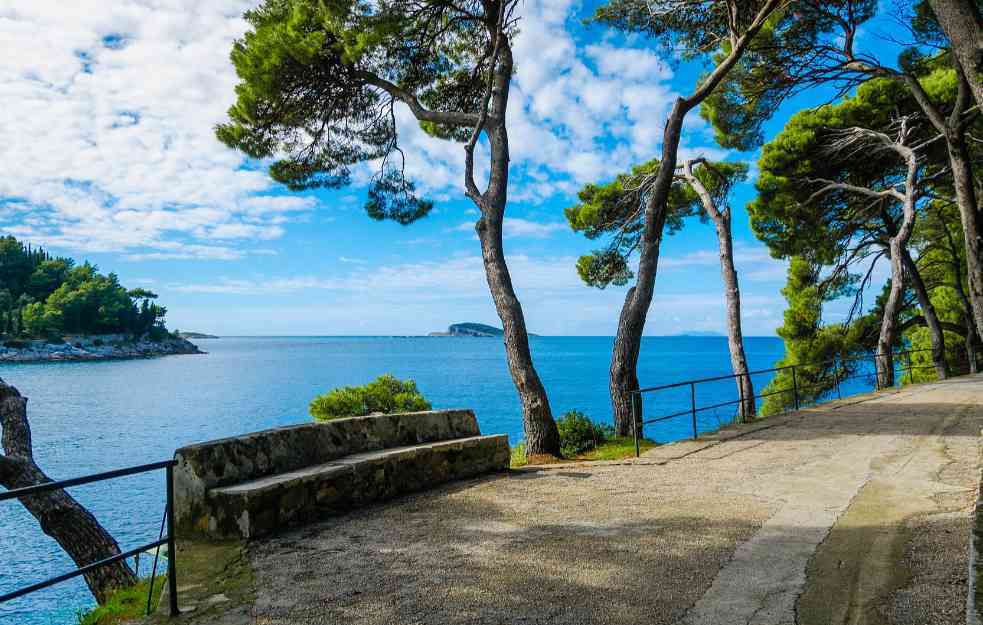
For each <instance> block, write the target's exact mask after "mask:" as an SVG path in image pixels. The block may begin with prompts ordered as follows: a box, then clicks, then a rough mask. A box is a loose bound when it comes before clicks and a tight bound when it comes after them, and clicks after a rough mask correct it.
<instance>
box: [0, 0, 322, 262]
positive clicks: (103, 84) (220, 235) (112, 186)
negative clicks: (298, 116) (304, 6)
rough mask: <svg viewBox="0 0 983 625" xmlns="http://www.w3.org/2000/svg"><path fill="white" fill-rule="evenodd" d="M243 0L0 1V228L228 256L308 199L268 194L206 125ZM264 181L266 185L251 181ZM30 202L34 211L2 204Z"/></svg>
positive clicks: (91, 243)
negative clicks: (0, 116) (1, 112)
mask: <svg viewBox="0 0 983 625" xmlns="http://www.w3.org/2000/svg"><path fill="white" fill-rule="evenodd" d="M253 4H255V3H254V2H253V1H251V0H214V1H210V2H206V3H202V2H198V1H197V0H160V1H156V2H142V1H138V0H113V2H105V1H104V0H76V1H74V2H69V3H63V2H46V1H38V0H11V1H8V2H6V3H4V6H3V8H0V39H2V40H3V41H4V42H5V43H6V44H7V46H6V48H5V49H6V53H5V54H4V55H3V56H2V57H0V99H2V100H3V102H4V106H5V114H6V115H7V122H6V123H5V124H3V125H0V144H2V145H4V150H3V151H2V152H0V168H2V169H3V171H4V175H3V176H2V177H0V209H2V210H0V219H2V221H0V228H2V229H3V230H5V231H7V232H10V233H12V234H16V235H19V236H22V237H25V238H28V239H31V240H39V241H43V242H45V243H46V244H48V245H53V246H61V247H67V248H73V249H78V250H83V251H94V252H101V251H124V252H129V253H130V255H129V257H130V258H216V259H234V258H239V257H241V256H242V253H241V252H238V251H236V250H234V249H230V248H228V247H227V246H224V245H219V244H215V243H214V242H213V241H215V240H233V239H255V240H268V239H275V238H277V237H279V236H281V235H282V234H283V232H284V229H283V227H282V226H281V225H280V224H282V223H284V222H285V221H289V220H290V219H292V218H293V217H294V216H295V215H296V214H297V213H299V212H301V211H308V210H311V209H312V208H313V206H314V201H313V200H312V199H311V198H306V197H301V196H291V197H281V196H274V195H269V194H268V191H269V190H270V189H271V188H272V185H271V182H270V180H269V178H268V177H267V175H266V173H265V172H263V171H258V170H255V169H252V168H247V167H243V165H244V163H245V161H244V159H243V158H242V157H241V156H240V155H238V154H236V153H234V152H233V151H231V150H228V149H227V148H225V147H224V146H222V145H221V144H219V142H218V141H217V140H216V139H215V138H214V137H213V135H212V132H213V131H212V127H213V126H214V124H215V123H216V122H218V121H220V120H221V119H222V117H223V116H224V112H225V109H226V108H227V106H228V105H229V104H230V102H231V100H232V98H233V97H234V93H233V86H234V84H235V76H234V73H233V71H232V68H231V66H230V63H229V61H228V52H229V49H230V46H231V43H232V40H233V39H234V38H235V37H237V36H239V35H241V33H242V32H243V31H244V30H245V23H244V22H243V20H242V19H241V14H242V11H243V10H245V9H247V8H250V7H251V6H252V5H253ZM257 194H262V195H257ZM19 206H27V207H30V210H31V215H32V219H31V220H26V219H23V218H18V216H17V215H11V214H10V213H11V211H14V212H17V211H18V210H19V209H18V207H19Z"/></svg>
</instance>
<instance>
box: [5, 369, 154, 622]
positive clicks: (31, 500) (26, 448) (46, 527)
mask: <svg viewBox="0 0 983 625" xmlns="http://www.w3.org/2000/svg"><path fill="white" fill-rule="evenodd" d="M0 425H2V427H3V451H4V455H2V456H0V485H3V486H4V487H5V488H7V489H9V490H13V489H15V488H25V487H27V486H35V485H37V484H43V483H45V482H50V481H51V479H50V478H49V477H48V476H47V475H45V474H44V472H43V471H42V470H41V469H40V468H39V467H38V465H37V464H36V463H35V461H34V449H33V445H32V442H31V426H30V424H29V423H28V421H27V398H26V397H22V396H21V394H20V393H19V392H18V391H17V389H16V388H14V387H13V386H9V385H8V384H6V383H4V382H3V381H2V380H0ZM20 502H21V504H23V505H24V507H25V508H27V511H28V512H30V513H31V514H32V515H33V516H34V518H36V519H37V520H38V523H40V524H41V531H43V532H44V533H45V534H47V535H48V536H50V537H52V538H54V539H55V540H56V541H57V542H58V544H59V545H60V546H61V548H62V549H64V550H65V552H66V553H67V554H68V555H69V556H70V557H71V558H72V560H73V561H74V562H75V564H76V565H77V566H79V567H82V566H85V565H87V564H91V563H93V562H97V561H99V560H104V559H106V558H109V557H112V556H115V555H119V553H120V548H119V545H118V544H117V543H116V540H115V539H114V538H113V537H112V536H111V535H110V534H109V532H107V531H106V530H105V529H104V528H103V527H102V525H100V524H99V521H97V520H96V518H95V517H94V516H92V514H91V513H90V512H89V511H88V510H87V509H86V508H85V507H83V506H82V505H81V504H79V503H78V502H77V501H75V499H74V498H73V497H71V496H70V495H68V494H67V493H66V492H65V491H64V490H55V491H50V492H47V493H40V494H37V495H28V496H26V497H21V498H20ZM84 577H85V583H86V584H87V585H88V586H89V590H90V591H91V592H92V595H93V596H94V597H95V598H96V601H98V602H99V603H100V604H101V603H104V602H105V601H106V599H107V597H108V596H109V594H110V593H111V592H112V591H114V590H116V589H119V588H124V587H127V586H132V585H133V584H135V583H136V582H137V578H136V575H134V574H133V571H132V570H131V569H130V567H129V565H127V564H126V562H124V561H120V562H116V563H114V564H110V565H107V566H103V567H99V568H98V569H96V570H94V571H91V572H89V573H87V574H86V575H85V576H84Z"/></svg>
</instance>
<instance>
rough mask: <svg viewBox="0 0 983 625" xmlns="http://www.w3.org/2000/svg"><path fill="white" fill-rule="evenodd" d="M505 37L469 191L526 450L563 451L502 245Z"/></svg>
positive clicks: (508, 60)
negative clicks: (485, 165)
mask: <svg viewBox="0 0 983 625" xmlns="http://www.w3.org/2000/svg"><path fill="white" fill-rule="evenodd" d="M503 43H504V47H503V48H502V57H501V62H500V63H499V64H498V65H497V66H496V73H495V78H494V82H493V86H492V92H491V107H490V110H489V113H490V116H489V120H491V121H490V123H489V124H488V125H487V126H486V127H485V134H486V135H487V137H488V145H489V148H490V151H491V159H490V164H489V165H490V173H489V178H488V187H487V189H486V190H485V192H484V193H482V194H481V195H480V196H477V195H476V194H475V193H474V192H471V193H469V195H471V196H472V199H473V200H474V201H475V204H476V205H477V206H478V208H479V210H480V211H481V219H479V220H478V224H477V226H476V228H475V230H476V231H477V233H478V239H479V240H480V241H481V258H482V261H483V262H484V266H485V278H486V279H487V281H488V288H489V290H490V291H491V296H492V300H493V301H494V302H495V310H496V311H497V312H498V317H499V318H500V319H501V320H502V330H504V336H503V339H504V341H505V355H506V359H507V360H508V365H509V373H510V374H511V375H512V382H513V383H514V384H515V388H516V390H517V391H518V393H519V400H520V401H521V402H522V424H523V429H524V432H525V436H526V454H527V456H535V455H551V456H557V457H559V455H560V434H559V431H558V430H557V428H556V422H555V421H554V420H553V413H552V411H551V410H550V402H549V398H548V397H547V396H546V389H545V388H544V387H543V383H542V381H541V380H540V379H539V374H537V373H536V368H535V367H534V366H533V362H532V354H531V353H530V351H529V333H528V332H527V331H526V320H525V316H524V315H523V313H522V305H521V304H520V303H519V298H518V297H517V296H516V294H515V289H514V288H513V287H512V277H511V275H510V274H509V268H508V265H507V264H506V262H505V250H504V248H503V245H502V224H503V221H504V219H505V207H506V203H507V201H508V180H509V138H508V130H507V128H506V125H505V117H506V115H505V113H506V106H507V104H508V92H509V81H510V80H511V77H512V64H513V62H512V52H511V49H510V47H509V46H508V44H507V43H506V42H503ZM469 175H470V174H469Z"/></svg>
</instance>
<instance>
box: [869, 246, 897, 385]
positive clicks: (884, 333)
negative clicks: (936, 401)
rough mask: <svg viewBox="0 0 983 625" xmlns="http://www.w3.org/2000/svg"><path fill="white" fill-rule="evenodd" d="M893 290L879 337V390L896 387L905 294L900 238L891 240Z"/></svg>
mask: <svg viewBox="0 0 983 625" xmlns="http://www.w3.org/2000/svg"><path fill="white" fill-rule="evenodd" d="M890 250H891V290H890V291H889V292H888V296H887V301H886V302H885V303H884V313H883V316H882V317H881V331H880V334H879V335H878V336H877V354H876V355H875V356H874V358H875V364H876V375H877V383H876V386H877V388H879V389H880V388H887V387H890V386H894V356H893V351H894V344H895V343H896V342H897V339H898V311H899V310H900V309H901V297H902V295H903V293H904V265H903V262H902V254H903V252H902V250H901V241H899V240H898V236H897V235H896V236H894V237H892V238H891V243H890Z"/></svg>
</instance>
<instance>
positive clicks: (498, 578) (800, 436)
mask: <svg viewBox="0 0 983 625" xmlns="http://www.w3.org/2000/svg"><path fill="white" fill-rule="evenodd" d="M981 427H983V377H974V378H962V379H957V380H953V381H949V382H946V383H941V384H933V385H922V386H918V387H914V388H910V389H906V390H903V391H899V392H893V393H888V394H882V395H878V396H876V397H874V398H868V399H867V400H865V401H859V402H850V401H844V402H841V403H839V404H837V407H836V408H835V409H834V408H832V407H830V406H826V407H820V408H814V409H810V410H804V411H802V412H801V413H797V414H796V415H791V416H788V417H783V418H778V419H772V420H767V421H764V422H762V423H760V424H757V425H755V426H750V427H743V428H741V429H739V430H736V431H728V432H724V433H722V434H721V435H719V436H718V437H717V438H716V439H714V440H709V441H701V442H688V443H681V444H677V445H670V446H665V447H662V448H657V449H655V450H653V451H652V452H650V453H648V454H646V455H645V456H643V458H642V459H641V460H640V461H638V462H631V463H623V464H615V465H612V464H606V465H596V464H595V465H589V466H588V465H575V466H565V467H562V468H545V469H542V470H533V471H528V472H521V473H513V474H510V475H508V476H503V477H497V478H491V479H487V480H483V481H478V482H470V483H467V484H461V485H457V486H454V487H451V488H445V489H442V490H439V491H435V492H432V493H428V494H425V495H421V496H417V497H413V498H409V499H404V500H401V501H399V502H396V503H394V504H390V505H386V506H381V507H376V508H371V509H367V510H363V511H361V512H357V513H354V514H351V515H349V516H346V517H342V518H338V519H335V520H332V521H329V522H326V523H322V524H320V525H317V526H311V527H308V528H305V529H302V530H299V531H296V532H293V533H290V534H287V535H283V536H280V537H278V538H276V539H273V540H270V541H268V542H263V543H259V544H256V545H253V546H252V547H250V560H251V562H252V565H253V567H254V569H255V571H256V576H257V587H258V597H257V599H256V602H255V604H254V605H253V606H251V607H250V608H249V617H248V618H247V619H245V621H244V622H249V623H257V624H262V625H287V624H290V625H295V624H297V625H299V624H315V623H317V624H322V623H323V624H329V623H330V624H332V625H334V624H342V623H345V624H352V625H395V624H399V625H443V624H473V625H506V624H508V625H513V624H516V625H518V624H530V625H531V624H543V625H546V624H555V625H576V624H581V623H583V624H597V625H602V624H603V625H617V624H625V625H638V624H641V623H646V624H648V623H651V624H666V625H705V624H706V625H709V624H713V625H730V624H740V625H745V624H750V625H786V624H787V625H792V624H802V625H812V624H817V625H818V624H822V625H828V624H833V623H835V624H841V623H850V624H880V623H885V624H887V623H905V624H923V623H924V624H933V625H936V624H937V625H944V624H948V623H953V624H955V623H964V622H965V602H966V591H967V588H966V577H967V568H968V561H967V558H968V556H967V550H968V544H969V535H970V512H971V510H972V507H973V504H974V502H975V489H976V487H977V483H978V476H979V432H980V429H981Z"/></svg>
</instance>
